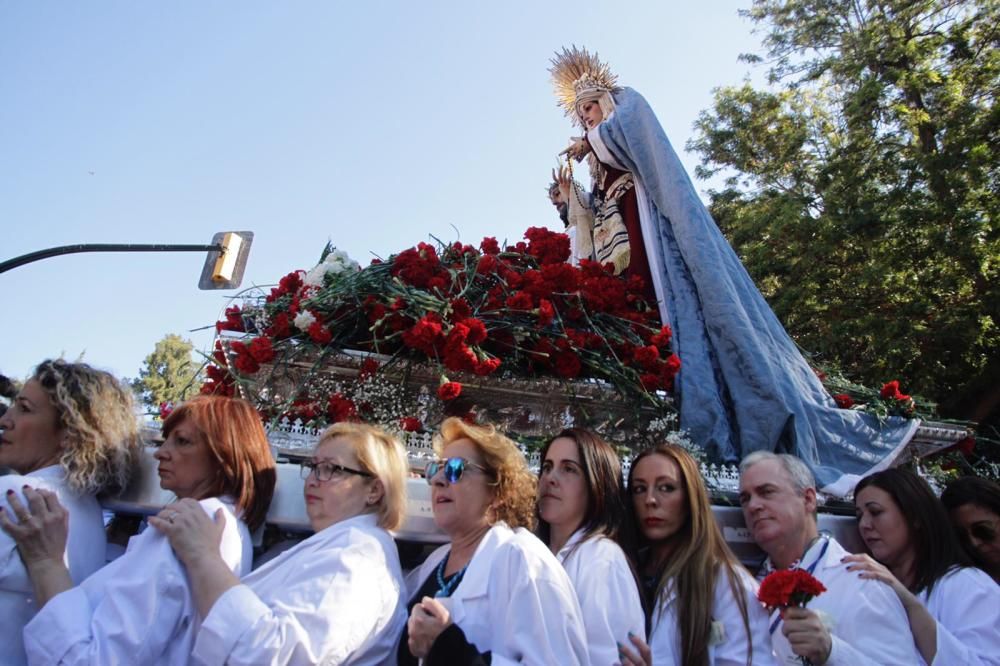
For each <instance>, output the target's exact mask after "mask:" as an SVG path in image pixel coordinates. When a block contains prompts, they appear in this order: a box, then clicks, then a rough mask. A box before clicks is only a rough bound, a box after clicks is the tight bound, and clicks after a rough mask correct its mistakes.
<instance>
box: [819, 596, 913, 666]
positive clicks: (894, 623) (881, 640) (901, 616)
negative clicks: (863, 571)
mask: <svg viewBox="0 0 1000 666" xmlns="http://www.w3.org/2000/svg"><path fill="white" fill-rule="evenodd" d="M831 639H832V646H831V649H830V658H829V659H828V660H827V662H826V663H827V664H828V666H866V665H868V664H872V665H875V664H878V665H883V666H888V665H899V666H908V665H910V664H914V663H919V661H918V660H919V658H920V657H919V654H918V652H917V649H916V645H915V644H914V642H913V634H912V633H910V623H909V620H908V619H907V617H906V611H905V610H903V605H902V603H900V601H899V598H898V597H897V596H896V593H895V592H893V591H892V588H890V587H889V586H888V585H885V584H884V583H879V582H877V581H864V585H863V586H862V589H861V592H860V593H859V594H856V595H854V596H852V597H851V600H850V616H849V617H848V618H843V619H842V620H841V621H839V622H838V625H837V628H836V630H835V631H834V633H833V635H832V636H831Z"/></svg>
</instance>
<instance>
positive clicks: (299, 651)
mask: <svg viewBox="0 0 1000 666" xmlns="http://www.w3.org/2000/svg"><path fill="white" fill-rule="evenodd" d="M302 470H303V476H304V477H305V484H304V487H303V494H304V496H305V503H306V512H307V513H308V515H309V522H310V523H311V525H312V528H313V530H314V531H315V534H313V535H312V536H311V537H309V538H308V539H306V540H305V541H302V542H301V543H299V544H297V545H296V546H295V547H293V548H291V549H289V550H287V551H285V552H284V553H282V554H281V555H279V556H278V557H276V558H275V559H273V560H271V561H270V562H268V563H267V564H265V565H264V566H262V567H261V568H260V569H257V570H256V571H254V572H253V573H251V574H249V575H247V576H246V577H244V578H243V580H242V581H240V580H239V579H238V578H236V576H234V575H232V573H231V572H229V571H228V570H227V569H226V567H225V566H224V565H223V563H222V562H221V561H220V560H219V558H218V557H217V555H216V554H215V550H214V548H213V546H212V544H213V543H214V542H215V541H216V540H217V539H218V536H217V535H218V533H219V530H220V529H221V526H220V525H219V524H218V523H213V522H212V521H211V520H210V519H208V518H207V517H206V516H205V514H204V512H201V511H198V510H197V507H194V506H190V505H187V506H185V505H183V504H182V505H181V506H179V507H177V514H178V515H177V516H176V517H175V518H174V520H172V521H170V522H167V521H161V520H157V522H156V527H157V528H158V529H161V530H163V531H164V532H165V533H166V534H167V536H168V537H169V538H170V543H171V544H172V545H173V547H174V550H175V551H177V556H178V557H179V558H180V559H181V560H182V561H183V562H184V564H185V566H186V567H187V571H188V576H189V577H190V579H191V589H192V593H193V595H194V600H195V604H196V606H197V608H198V611H199V613H201V615H202V617H204V618H205V619H204V621H203V623H202V625H201V628H200V629H199V631H198V636H197V640H196V642H195V646H194V652H193V654H192V655H191V661H192V662H193V663H204V664H230V665H231V666H237V665H239V664H247V665H250V664H272V665H280V664H319V663H322V664H342V663H352V664H355V663H365V664H369V663H370V664H377V663H382V662H384V661H386V660H387V659H390V658H391V656H392V653H393V650H394V648H395V646H396V639H397V637H398V636H399V634H400V632H401V631H402V630H403V625H404V623H405V622H406V615H405V611H404V606H403V597H402V595H403V577H402V571H401V570H400V566H399V556H398V555H397V552H396V545H395V542H393V540H392V535H391V534H389V531H388V530H390V529H395V528H397V527H399V525H400V524H401V523H402V522H403V517H404V515H405V511H406V472H407V463H406V453H405V451H404V450H403V447H402V445H401V444H400V443H399V442H398V441H396V439H394V438H393V437H391V436H390V435H388V434H386V433H385V432H383V431H381V430H379V429H378V428H374V427H372V426H367V425H362V424H356V423H338V424H335V425H333V426H331V427H330V428H328V429H327V430H326V431H325V432H324V433H323V435H322V437H321V439H320V442H319V444H318V445H317V446H316V450H315V452H314V454H313V459H312V461H310V462H308V463H305V464H304V465H303V468H302Z"/></svg>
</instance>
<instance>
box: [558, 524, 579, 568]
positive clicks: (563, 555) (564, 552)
mask: <svg viewBox="0 0 1000 666" xmlns="http://www.w3.org/2000/svg"><path fill="white" fill-rule="evenodd" d="M583 532H584V530H583V528H582V527H581V528H580V529H578V530H577V531H576V532H573V534H572V536H570V538H569V539H568V540H567V541H566V543H565V544H563V547H562V548H560V549H559V552H558V553H556V559H558V560H559V562H560V563H561V564H563V565H564V566H565V564H566V560H567V559H568V558H569V556H570V554H571V553H572V552H573V550H574V549H576V547H577V546H578V545H579V544H580V542H581V541H582V540H583Z"/></svg>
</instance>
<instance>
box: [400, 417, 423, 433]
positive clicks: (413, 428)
mask: <svg viewBox="0 0 1000 666" xmlns="http://www.w3.org/2000/svg"><path fill="white" fill-rule="evenodd" d="M399 427H400V428H401V429H402V430H403V431H404V432H419V431H420V429H421V428H423V427H424V424H422V423H421V422H420V419H418V418H416V417H415V416H404V417H403V418H401V419H400V420H399Z"/></svg>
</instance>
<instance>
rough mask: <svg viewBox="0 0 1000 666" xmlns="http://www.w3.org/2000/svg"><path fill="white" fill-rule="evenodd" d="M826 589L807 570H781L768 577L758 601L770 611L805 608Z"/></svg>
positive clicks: (762, 584) (759, 592)
mask: <svg viewBox="0 0 1000 666" xmlns="http://www.w3.org/2000/svg"><path fill="white" fill-rule="evenodd" d="M823 592H826V587H824V586H823V583H821V582H819V580H817V579H816V578H815V577H814V576H813V575H812V574H810V573H809V572H808V571H806V570H805V569H779V570H778V571H774V572H772V573H770V574H768V575H767V577H766V578H764V580H763V581H762V582H761V584H760V590H758V591H757V599H759V600H760V602H761V603H762V604H764V605H765V606H767V607H768V608H769V609H771V610H774V609H776V608H790V607H793V606H797V607H799V608H805V605H806V604H807V603H809V602H810V601H811V600H812V599H813V597H817V596H819V595H820V594H822V593H823Z"/></svg>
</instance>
